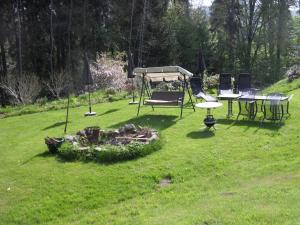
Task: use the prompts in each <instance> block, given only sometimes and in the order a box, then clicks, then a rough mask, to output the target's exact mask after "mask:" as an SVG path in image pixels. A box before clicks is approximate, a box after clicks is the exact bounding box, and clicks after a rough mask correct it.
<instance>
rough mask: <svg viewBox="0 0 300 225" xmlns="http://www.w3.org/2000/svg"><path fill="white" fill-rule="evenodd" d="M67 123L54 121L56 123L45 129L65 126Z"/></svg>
mask: <svg viewBox="0 0 300 225" xmlns="http://www.w3.org/2000/svg"><path fill="white" fill-rule="evenodd" d="M69 123H70V122H69ZM65 124H66V122H57V123H54V124H52V125H50V126H48V127H45V128H44V129H43V130H49V129H52V128H55V127H60V126H63V125H65Z"/></svg>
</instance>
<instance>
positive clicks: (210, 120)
mask: <svg viewBox="0 0 300 225" xmlns="http://www.w3.org/2000/svg"><path fill="white" fill-rule="evenodd" d="M222 105H223V104H222V103H221V102H202V103H197V104H196V105H195V106H196V107H197V108H200V109H207V115H206V118H205V119H204V121H203V122H204V124H205V125H206V126H207V127H208V129H209V128H211V127H213V128H214V129H215V127H214V125H215V123H216V120H215V119H214V117H213V115H212V113H211V110H212V109H215V108H218V107H221V106H222Z"/></svg>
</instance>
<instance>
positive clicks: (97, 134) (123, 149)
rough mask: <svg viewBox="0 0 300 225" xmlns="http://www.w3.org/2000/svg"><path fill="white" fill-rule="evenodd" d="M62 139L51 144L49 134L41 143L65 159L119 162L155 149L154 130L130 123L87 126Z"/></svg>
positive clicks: (156, 133) (53, 139)
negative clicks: (114, 126)
mask: <svg viewBox="0 0 300 225" xmlns="http://www.w3.org/2000/svg"><path fill="white" fill-rule="evenodd" d="M49 139H50V140H51V142H49ZM63 139H64V140H65V143H64V144H62V145H61V143H59V144H56V143H55V140H57V139H55V138H49V137H47V138H46V139H45V143H46V144H47V146H48V149H49V151H51V152H52V153H53V152H55V151H53V149H54V148H57V153H58V154H59V155H60V156H62V157H63V158H67V159H79V158H81V159H82V158H84V159H87V158H89V159H94V160H97V161H120V160H128V159H132V158H136V157H139V156H143V155H146V154H149V153H150V152H152V151H154V150H156V149H158V148H159V144H158V140H159V135H158V132H157V131H156V130H155V129H152V128H149V127H140V126H135V125H134V124H126V125H124V126H122V127H120V128H119V129H115V130H108V131H105V130H102V129H101V128H100V127H97V126H95V127H87V128H85V129H83V130H81V131H78V132H77V133H76V135H66V136H65V137H64V138H63ZM59 140H62V139H59ZM49 143H50V144H51V143H53V145H54V146H51V145H49Z"/></svg>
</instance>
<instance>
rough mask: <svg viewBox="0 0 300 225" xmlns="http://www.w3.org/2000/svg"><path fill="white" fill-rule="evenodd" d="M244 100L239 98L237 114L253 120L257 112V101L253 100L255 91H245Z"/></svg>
mask: <svg viewBox="0 0 300 225" xmlns="http://www.w3.org/2000/svg"><path fill="white" fill-rule="evenodd" d="M243 95H244V96H245V97H246V98H239V100H238V104H239V113H238V116H237V119H238V118H239V116H240V115H242V116H246V117H248V119H251V120H254V119H255V117H256V114H257V111H258V105H257V101H256V100H255V95H256V90H255V89H247V92H244V94H243Z"/></svg>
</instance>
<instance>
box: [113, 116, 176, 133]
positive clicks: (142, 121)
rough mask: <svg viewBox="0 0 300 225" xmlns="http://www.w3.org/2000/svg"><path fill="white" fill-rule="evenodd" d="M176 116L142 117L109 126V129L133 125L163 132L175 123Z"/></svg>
mask: <svg viewBox="0 0 300 225" xmlns="http://www.w3.org/2000/svg"><path fill="white" fill-rule="evenodd" d="M177 118H178V117H177V116H170V115H143V116H139V117H135V118H132V119H129V120H126V121H122V122H119V123H116V124H113V125H112V126H110V128H119V127H121V126H123V125H124V124H129V123H133V124H135V125H139V126H146V127H152V128H155V129H157V130H164V129H167V128H168V127H170V126H172V125H174V124H175V123H176V122H177V120H176V119H177Z"/></svg>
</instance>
